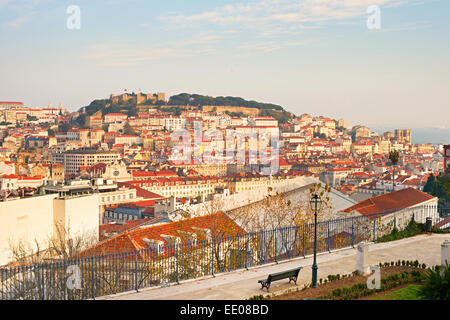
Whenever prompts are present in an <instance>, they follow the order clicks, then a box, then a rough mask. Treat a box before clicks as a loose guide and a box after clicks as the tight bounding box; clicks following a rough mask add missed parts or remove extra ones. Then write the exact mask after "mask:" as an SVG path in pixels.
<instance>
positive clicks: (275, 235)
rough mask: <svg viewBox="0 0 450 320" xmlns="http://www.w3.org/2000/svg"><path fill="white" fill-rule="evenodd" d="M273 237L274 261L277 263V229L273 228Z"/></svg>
mask: <svg viewBox="0 0 450 320" xmlns="http://www.w3.org/2000/svg"><path fill="white" fill-rule="evenodd" d="M274 232H275V234H274V239H275V263H276V264H278V258H277V229H275V231H274Z"/></svg>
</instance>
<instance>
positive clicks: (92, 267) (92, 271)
mask: <svg viewBox="0 0 450 320" xmlns="http://www.w3.org/2000/svg"><path fill="white" fill-rule="evenodd" d="M94 259H95V257H91V258H90V259H89V261H90V263H91V294H92V299H94V300H95V292H94V262H95V261H94Z"/></svg>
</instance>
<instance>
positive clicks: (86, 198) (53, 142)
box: [0, 93, 450, 264]
mask: <svg viewBox="0 0 450 320" xmlns="http://www.w3.org/2000/svg"><path fill="white" fill-rule="evenodd" d="M110 100H111V101H112V103H134V104H136V109H137V111H138V112H137V113H136V114H137V115H135V116H128V115H127V114H125V113H117V112H111V113H108V112H105V110H99V111H97V112H95V113H94V114H91V115H88V114H86V120H87V121H86V122H85V125H84V126H83V127H80V126H79V125H77V123H76V122H75V119H76V118H77V117H80V115H81V116H83V114H84V113H85V112H86V111H85V110H81V112H74V113H69V112H68V111H67V110H65V109H64V108H63V107H62V106H59V107H58V108H53V107H51V106H49V107H48V108H41V109H38V108H29V107H25V106H24V105H23V103H19V102H2V103H0V142H1V145H0V225H2V226H4V228H6V229H5V230H4V231H5V232H2V233H0V234H1V236H0V251H1V252H7V251H8V250H7V246H8V245H7V242H8V241H7V239H10V238H11V237H13V236H14V237H16V238H17V237H24V238H25V239H26V240H28V241H32V240H33V238H39V239H42V238H44V237H45V236H49V235H52V234H54V233H55V224H56V223H57V222H58V223H61V224H62V226H63V227H65V228H68V227H70V229H71V230H72V231H73V232H79V233H81V232H86V231H90V232H93V233H94V234H95V235H96V239H97V240H104V239H107V238H110V237H113V236H117V235H120V234H121V232H125V231H126V230H130V229H132V228H136V227H137V226H146V227H152V226H162V225H166V224H170V223H175V222H177V221H184V220H186V221H188V220H189V219H194V220H192V221H197V220H195V219H198V217H197V218H196V217H194V216H193V215H192V213H190V212H189V206H197V208H198V207H199V205H200V204H202V203H203V204H204V203H207V202H208V201H209V202H211V201H214V199H215V198H216V197H220V199H222V200H224V201H225V202H227V200H228V199H234V200H236V199H238V200H239V199H240V198H239V195H243V194H246V195H250V196H249V197H247V198H245V199H247V200H245V201H247V202H246V203H245V204H248V202H251V197H252V195H253V197H254V198H255V199H257V198H258V200H260V199H261V197H262V195H263V194H266V193H267V190H268V189H276V188H280V190H281V189H283V190H293V189H295V188H299V187H304V186H305V185H307V184H309V183H311V181H319V180H321V181H323V182H326V183H328V184H329V185H331V186H332V187H333V190H334V191H336V192H339V193H341V194H343V195H345V196H346V197H348V199H349V201H353V203H356V202H357V201H363V200H365V199H367V198H370V197H373V196H377V195H383V194H386V193H389V192H391V191H393V190H409V189H411V188H413V189H416V190H418V191H420V190H422V189H423V186H424V185H425V183H426V181H427V179H428V176H429V175H430V174H432V173H438V172H441V171H443V169H444V156H445V155H446V154H445V153H444V147H443V146H439V145H431V144H426V145H417V144H412V141H411V131H410V130H395V132H394V133H392V132H386V133H384V134H382V135H380V134H378V133H375V132H372V131H371V130H370V129H369V128H367V127H365V126H362V125H357V126H354V127H352V128H348V124H347V121H346V120H345V119H340V120H334V119H331V118H327V117H322V116H320V117H313V116H311V115H309V114H303V115H301V116H298V117H294V118H292V119H291V120H289V121H287V122H286V121H284V122H283V123H281V122H280V121H278V120H277V119H275V118H274V117H271V116H259V115H258V114H255V112H254V110H252V111H251V112H250V113H249V114H246V113H245V112H240V113H230V112H227V111H226V108H221V107H220V106H218V107H217V108H204V109H202V108H201V107H184V108H181V109H180V110H181V112H178V113H177V114H175V112H170V111H162V110H160V109H159V108H158V105H157V104H156V103H157V102H159V104H164V103H165V95H164V94H161V93H158V94H137V95H129V94H123V95H119V96H114V95H112V96H111V97H110ZM106 110H107V108H106ZM218 110H220V111H218ZM243 110H244V111H245V109H243ZM177 132H182V133H183V134H184V135H187V136H188V139H187V140H183V139H184V136H183V135H180V134H178V135H177V134H176V133H177ZM230 133H231V134H230ZM174 137H175V138H174ZM228 137H231V138H230V139H229V138H228ZM275 138H276V140H277V141H276V144H273V143H271V142H273V140H274V139H275ZM239 147H240V148H241V150H242V151H243V153H242V155H243V156H242V157H239V156H237V154H238V149H239ZM230 148H231V152H228V151H229V150H230ZM186 150H190V151H191V153H192V155H191V154H190V153H189V155H190V157H189V158H188V159H186V158H182V157H181V155H184V153H185V152H186ZM392 150H397V151H398V152H399V153H400V161H399V163H398V164H397V165H396V166H395V167H394V166H393V165H392V163H391V161H390V160H389V152H390V151H392ZM445 152H448V154H447V155H446V156H447V158H448V156H450V151H449V149H448V147H447V148H446V149H445ZM196 156H197V158H196ZM181 160H182V161H181ZM263 160H265V162H264V161H263ZM268 163H269V164H275V170H272V171H268V173H264V168H266V167H267V166H268ZM272 169H273V168H272ZM249 199H250V200H249ZM234 200H233V201H234ZM239 201H241V200H239ZM239 201H237V200H236V202H233V203H236V206H238V205H239V203H240V204H242V203H243V201H244V200H242V201H241V202H239ZM255 201H256V200H255ZM427 201H428V199H427ZM228 203H231V200H230V202H228ZM350 203H351V202H349V204H350ZM200 211H201V210H200ZM196 212H199V211H198V210H197V211H196ZM213 213H215V212H207V211H205V212H203V213H201V214H199V216H200V217H201V216H203V215H207V214H213ZM336 213H337V212H336ZM41 215H42V217H43V218H42V219H39V216H41ZM220 215H221V217H222V215H223V213H220ZM221 219H222V218H221ZM223 219H225V220H227V218H223ZM189 221H191V220H189ZM198 221H202V220H201V219H200V220H198ZM227 221H228V220H227ZM189 223H191V222H189ZM192 223H193V222H192ZM192 223H191V224H192ZM199 223H200V222H199ZM201 223H204V222H201ZM161 228H162V227H161ZM177 228H178V229H183V228H184V229H186V228H187V227H186V228H185V227H183V228H182V227H181V225H180V226H177ZM196 228H197V229H196ZM198 228H200V229H198ZM201 228H203V229H201ZM188 229H189V230H190V231H189V232H193V231H192V230H196V231H195V233H196V234H198V236H200V234H202V232H203V233H204V232H205V231H204V230H206V229H207V227H205V226H200V225H198V226H196V225H189V227H188V228H187V229H186V230H188ZM18 230H21V231H20V232H19V231H18ZM186 230H185V231H186ZM199 230H200V231H199ZM201 230H203V231H201ZM236 230H240V229H239V227H238V226H236ZM186 232H187V231H186ZM142 238H143V237H141V238H140V240H139V241H141V240H142ZM146 238H148V236H146ZM150 240H151V239H150ZM150 240H149V241H150ZM163 240H164V239H162V238H161V237H158V239H156V240H155V241H157V242H155V243H156V244H158V245H159V244H160V243H161V241H163ZM142 241H144V240H142ZM158 241H159V242H158ZM150 242H151V241H150ZM7 260H8V257H7V256H4V257H1V259H0V264H1V263H5V262H6V261H7Z"/></svg>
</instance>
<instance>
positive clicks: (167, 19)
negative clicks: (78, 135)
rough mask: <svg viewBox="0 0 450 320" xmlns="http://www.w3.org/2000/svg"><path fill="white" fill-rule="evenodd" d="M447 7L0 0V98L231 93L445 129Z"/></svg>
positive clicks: (69, 101) (367, 120)
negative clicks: (372, 22)
mask: <svg viewBox="0 0 450 320" xmlns="http://www.w3.org/2000/svg"><path fill="white" fill-rule="evenodd" d="M70 5H78V6H79V7H80V10H81V28H80V29H79V30H69V29H67V27H66V20H67V18H68V17H69V14H67V12H66V10H67V8H68V6H70ZM369 5H379V6H380V9H381V29H380V30H368V28H367V26H366V21H367V18H368V16H369V14H368V13H367V12H366V9H367V7H368V6H369ZM448 9H449V3H448V1H438V0H436V1H431V0H430V1H388V0H371V1H365V0H355V1H346V2H345V3H344V4H341V5H336V2H335V1H319V2H318V1H300V2H299V1H288V0H283V1H246V2H243V3H241V2H239V3H238V2H236V1H231V2H230V1H227V2H226V1H215V2H214V3H209V2H207V1H195V2H192V3H189V6H187V5H186V4H185V3H183V2H182V1H171V2H170V3H157V2H154V1H148V2H144V1H140V0H135V1H128V2H127V3H124V2H119V1H102V2H100V1H99V2H93V3H89V2H87V1H59V2H56V1H52V0H40V1H24V0H22V1H14V2H12V1H8V0H3V1H0V17H1V18H2V21H4V22H3V23H2V24H1V25H0V35H1V38H2V40H3V41H2V47H4V49H3V50H2V52H1V53H0V61H1V62H0V68H1V69H2V71H3V72H2V74H3V77H2V80H0V100H3V101H4V100H6V101H8V100H18V101H23V102H25V104H26V105H27V106H32V107H42V106H46V105H48V104H49V103H52V104H53V105H57V104H59V102H61V103H62V104H63V105H64V106H66V107H68V109H69V110H71V111H75V110H78V109H79V108H80V107H83V106H86V105H88V104H89V103H90V102H91V101H92V100H94V99H101V98H107V97H108V96H109V94H111V93H115V94H117V93H120V92H123V90H124V88H127V89H128V91H129V92H131V91H138V90H139V89H142V91H143V92H154V91H161V92H166V93H167V96H171V95H174V94H178V93H182V92H188V93H199V94H205V95H211V96H240V97H242V98H244V99H249V100H256V101H261V102H268V103H275V104H279V105H282V106H283V107H284V108H285V109H286V110H287V111H290V112H293V113H295V114H297V115H300V114H302V113H309V114H312V115H324V116H330V117H333V118H336V119H339V118H346V119H348V121H349V124H364V125H367V126H369V127H380V126H384V127H405V128H406V127H408V128H420V127H421V128H426V127H447V128H448V123H447V122H446V120H445V119H446V118H448V117H449V116H450V108H449V106H450V96H449V94H448V87H449V84H450V83H449V79H450V68H449V65H450V64H449V63H448V62H449V55H448V52H449V46H450V42H449V41H446V40H448V38H449V35H448V34H449V33H448V31H449V20H448V12H449V11H448ZM424 110H426V111H427V113H426V114H424ZM371 111H372V112H371ZM368 112H371V113H370V117H368Z"/></svg>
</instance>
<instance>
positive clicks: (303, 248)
mask: <svg viewBox="0 0 450 320" xmlns="http://www.w3.org/2000/svg"><path fill="white" fill-rule="evenodd" d="M302 251H303V258H306V257H305V230H303V245H302Z"/></svg>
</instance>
